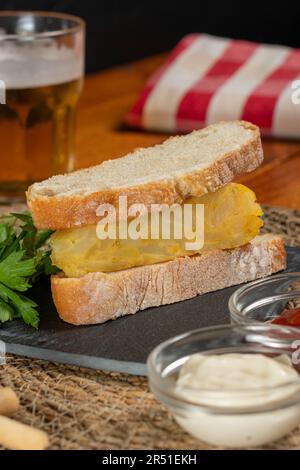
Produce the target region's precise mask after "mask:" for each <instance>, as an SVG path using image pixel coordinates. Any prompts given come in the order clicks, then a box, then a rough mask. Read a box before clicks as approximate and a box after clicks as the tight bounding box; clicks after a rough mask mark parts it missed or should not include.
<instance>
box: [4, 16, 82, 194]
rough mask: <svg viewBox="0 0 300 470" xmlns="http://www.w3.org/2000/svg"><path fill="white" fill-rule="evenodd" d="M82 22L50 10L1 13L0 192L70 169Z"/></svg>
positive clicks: (18, 190)
mask: <svg viewBox="0 0 300 470" xmlns="http://www.w3.org/2000/svg"><path fill="white" fill-rule="evenodd" d="M84 34H85V28H84V22H83V21H82V20H81V19H80V18H77V17H74V16H71V15H65V14H60V13H50V12H7V11H3V12H0V162H1V166H0V194H1V195H2V196H3V195H6V196H7V195H12V194H14V195H20V194H21V193H22V192H24V190H25V189H26V188H27V187H28V185H29V184H31V183H32V182H33V181H39V180H42V179H44V178H47V177H49V176H51V175H54V174H57V173H66V172H68V171H71V170H72V169H73V168H74V132H75V118H76V106H77V102H78V98H79V95H80V92H81V89H82V84H83V73H84V72H83V71H84Z"/></svg>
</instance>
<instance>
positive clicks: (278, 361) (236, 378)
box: [175, 354, 300, 447]
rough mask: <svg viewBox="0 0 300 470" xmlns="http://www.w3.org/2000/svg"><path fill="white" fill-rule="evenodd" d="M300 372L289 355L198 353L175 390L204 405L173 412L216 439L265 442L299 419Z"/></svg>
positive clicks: (206, 438)
mask: <svg viewBox="0 0 300 470" xmlns="http://www.w3.org/2000/svg"><path fill="white" fill-rule="evenodd" d="M298 377H299V375H298V373H297V371H296V370H295V369H294V368H293V365H292V363H291V361H290V359H289V357H288V356H285V355H284V356H278V357H276V358H271V357H268V356H264V355H262V354H222V355H202V354H195V355H193V356H191V357H190V358H189V359H188V360H187V362H186V363H185V364H184V365H183V366H182V368H181V370H180V373H179V377H178V380H177V383H176V393H177V394H178V395H180V396H181V397H182V398H185V399H187V400H188V401H189V402H193V403H195V404H196V405H198V406H199V405H200V406H199V407H197V406H196V407H195V408H194V409H193V410H189V411H184V412H182V413H180V415H177V416H175V418H176V420H177V422H178V423H179V424H180V425H181V426H182V427H183V428H184V429H186V430H187V431H189V432H190V433H191V434H192V435H194V436H195V437H197V438H199V439H201V440H203V441H206V442H209V443H211V444H214V445H218V446H227V447H251V446H260V445H263V444H266V443H268V442H271V441H274V440H276V439H279V438H280V437H282V436H283V435H284V434H286V433H288V432H289V431H291V430H292V429H293V428H295V427H296V426H297V425H298V424H299V423H300V400H299V394H300V385H299V384H295V380H296V379H297V378H298ZM297 397H298V399H297ZM293 398H295V400H294V401H293Z"/></svg>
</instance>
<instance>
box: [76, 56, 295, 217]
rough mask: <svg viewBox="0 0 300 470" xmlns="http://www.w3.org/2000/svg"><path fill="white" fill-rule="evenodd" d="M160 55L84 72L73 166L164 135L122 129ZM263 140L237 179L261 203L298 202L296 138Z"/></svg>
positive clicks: (115, 154)
mask: <svg viewBox="0 0 300 470" xmlns="http://www.w3.org/2000/svg"><path fill="white" fill-rule="evenodd" d="M164 59H165V55H159V56H155V57H151V58H148V59H144V60H141V61H139V62H134V63H132V64H128V65H126V66H122V67H117V68H114V69H111V70H107V71H104V72H99V73H97V74H93V75H89V76H87V77H86V81H85V87H84V91H83V94H82V97H81V100H80V106H79V108H80V109H79V116H78V133H77V156H78V160H77V167H78V168H81V167H86V166H89V165H94V164H96V163H99V162H101V161H103V160H105V159H108V158H115V157H119V156H121V155H124V154H126V153H127V152H129V151H131V150H133V149H134V148H136V147H147V146H150V145H153V144H156V143H159V142H161V141H163V140H164V139H165V138H166V137H167V136H166V135H164V134H158V133H149V132H141V131H138V130H132V129H128V128H126V127H125V126H124V121H123V119H124V116H125V114H126V112H127V111H128V110H129V109H130V107H131V106H132V104H133V103H134V101H135V99H136V97H137V96H138V94H139V92H140V90H141V89H142V87H143V85H144V83H145V80H146V79H147V78H148V76H149V75H150V74H152V72H153V71H154V70H155V69H156V68H157V67H158V66H159V65H160V64H161V63H162V62H163V61H164ZM299 126H300V123H299ZM263 145H264V152H265V161H264V164H263V165H262V166H261V167H260V168H259V169H257V170H256V171H255V172H253V173H251V174H249V175H246V176H243V177H242V178H240V179H239V181H241V182H243V183H245V184H247V185H248V186H250V187H251V188H252V189H253V190H254V191H255V192H256V195H257V198H258V200H259V201H260V202H261V203H267V204H271V205H277V206H285V207H291V208H300V141H288V140H277V139H276V140H275V139H264V141H263Z"/></svg>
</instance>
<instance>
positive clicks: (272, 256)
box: [51, 235, 286, 325]
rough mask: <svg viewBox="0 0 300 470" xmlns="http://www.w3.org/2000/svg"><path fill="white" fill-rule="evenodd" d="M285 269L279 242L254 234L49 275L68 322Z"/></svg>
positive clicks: (91, 320)
mask: <svg viewBox="0 0 300 470" xmlns="http://www.w3.org/2000/svg"><path fill="white" fill-rule="evenodd" d="M285 268H286V252H285V248H284V243H283V240H282V238H281V237H280V236H277V235H259V236H258V237H256V238H255V239H254V240H252V242H251V243H249V244H247V245H245V246H243V247H240V248H235V249H233V250H213V251H209V252H206V253H204V254H202V255H195V256H191V257H182V258H176V259H175V260H173V261H168V262H165V263H159V264H153V265H148V266H142V267H137V268H132V269H128V270H124V271H118V272H114V273H100V272H99V273H90V274H87V275H85V276H83V277H80V278H66V277H63V276H61V275H57V276H52V278H51V288H52V295H53V300H54V303H55V306H56V309H57V311H58V314H59V316H60V318H62V320H64V321H66V322H68V323H71V324H73V325H88V324H95V323H103V322H106V321H107V320H112V319H116V318H118V317H120V316H123V315H128V314H133V313H136V312H137V311H139V310H144V309H146V308H148V307H154V306H159V305H164V304H171V303H174V302H178V301H181V300H186V299H190V298H192V297H195V296H197V295H200V294H204V293H206V292H212V291H215V290H219V289H223V288H225V287H229V286H232V285H235V284H241V283H244V282H248V281H252V280H254V279H258V278H261V277H265V276H269V275H271V274H272V273H275V272H277V271H280V270H282V269H285Z"/></svg>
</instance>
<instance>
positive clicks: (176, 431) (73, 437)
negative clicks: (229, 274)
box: [0, 207, 300, 449]
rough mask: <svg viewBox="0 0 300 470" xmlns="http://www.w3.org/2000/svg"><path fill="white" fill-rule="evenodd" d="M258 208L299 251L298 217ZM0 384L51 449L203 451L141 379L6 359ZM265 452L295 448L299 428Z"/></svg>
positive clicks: (20, 415)
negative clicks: (46, 438) (14, 395)
mask: <svg viewBox="0 0 300 470" xmlns="http://www.w3.org/2000/svg"><path fill="white" fill-rule="evenodd" d="M264 209H265V214H266V224H265V228H264V231H273V232H275V233H281V234H283V235H284V237H285V240H286V243H288V244H290V245H293V246H297V245H298V246H300V212H299V211H290V210H283V209H275V208H268V207H265V208H264ZM0 384H2V385H6V386H10V387H12V388H14V389H15V391H16V392H17V393H18V395H19V397H20V399H21V404H22V406H21V408H20V411H19V412H18V413H17V415H16V418H17V419H19V420H20V421H22V422H23V423H27V424H31V425H34V426H36V427H38V428H40V429H43V430H44V431H46V432H47V433H48V434H49V437H50V443H51V449H208V448H209V447H208V446H206V445H205V444H203V443H201V442H199V441H196V440H195V439H193V438H192V437H190V436H189V435H188V434H186V433H185V432H184V431H182V430H181V429H180V428H179V427H178V426H177V424H176V423H175V422H174V421H173V420H172V418H171V416H170V415H169V413H168V412H167V411H166V409H165V408H164V407H163V406H162V405H160V404H159V403H158V402H157V401H156V400H155V398H154V397H153V396H152V394H151V393H150V392H149V389H148V384H147V379H146V378H144V377H134V376H129V375H126V374H119V373H107V372H102V371H93V370H89V369H83V368H78V367H70V366H64V365H61V364H54V363H49V362H46V361H40V360H33V359H26V358H21V357H17V356H10V357H8V358H7V364H6V365H5V366H0ZM268 448H274V449H299V448H300V427H299V428H298V429H297V430H296V431H294V432H293V433H291V434H290V435H288V436H287V437H285V438H284V439H282V440H281V441H279V442H276V443H274V444H272V445H271V446H269V447H268Z"/></svg>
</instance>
